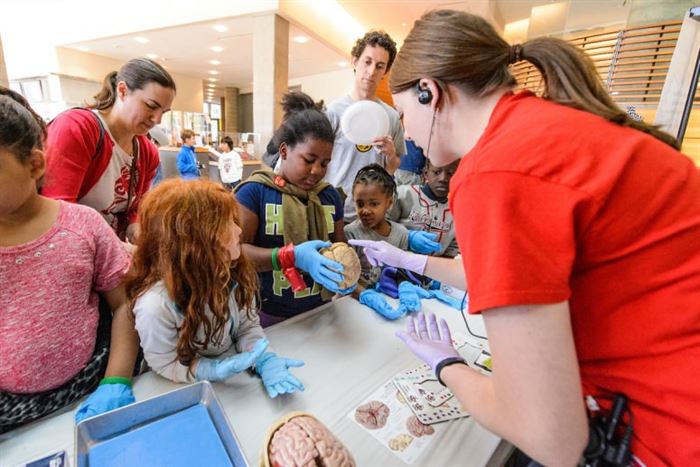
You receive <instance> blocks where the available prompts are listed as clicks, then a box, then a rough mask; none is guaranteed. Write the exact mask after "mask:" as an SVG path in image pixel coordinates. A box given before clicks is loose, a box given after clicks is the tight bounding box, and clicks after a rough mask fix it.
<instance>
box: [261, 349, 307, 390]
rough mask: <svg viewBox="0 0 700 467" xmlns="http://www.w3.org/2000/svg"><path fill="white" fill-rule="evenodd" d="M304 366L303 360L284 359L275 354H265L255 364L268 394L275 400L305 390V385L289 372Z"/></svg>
mask: <svg viewBox="0 0 700 467" xmlns="http://www.w3.org/2000/svg"><path fill="white" fill-rule="evenodd" d="M303 365H304V362H303V361H301V360H294V359H291V358H282V357H278V356H277V354H275V353H274V352H265V353H264V354H263V355H262V356H261V357H260V358H259V359H258V361H257V362H255V371H256V372H257V373H258V374H259V375H260V378H262V382H263V384H264V385H265V389H266V390H267V394H268V395H269V396H270V397H272V398H275V397H277V396H278V395H279V394H291V393H293V392H294V391H303V390H304V385H303V384H301V382H300V381H299V380H298V379H296V378H295V377H294V375H292V374H291V373H290V372H289V368H291V367H298V366H303Z"/></svg>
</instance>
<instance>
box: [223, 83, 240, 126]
mask: <svg viewBox="0 0 700 467" xmlns="http://www.w3.org/2000/svg"><path fill="white" fill-rule="evenodd" d="M221 101H222V105H223V107H224V108H223V109H222V110H223V112H222V113H223V115H224V118H223V124H224V125H223V131H224V134H226V135H229V136H233V135H232V134H233V133H238V88H234V87H226V88H224V98H223V99H222V100H221ZM234 139H235V138H234Z"/></svg>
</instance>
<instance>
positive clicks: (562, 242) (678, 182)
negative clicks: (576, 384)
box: [450, 92, 700, 465]
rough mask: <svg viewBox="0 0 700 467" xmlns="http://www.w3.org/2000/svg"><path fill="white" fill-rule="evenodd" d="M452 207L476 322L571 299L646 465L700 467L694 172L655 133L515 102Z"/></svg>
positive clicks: (592, 384) (587, 390)
mask: <svg viewBox="0 0 700 467" xmlns="http://www.w3.org/2000/svg"><path fill="white" fill-rule="evenodd" d="M450 206H451V209H452V213H453V216H454V219H455V224H456V233H457V240H458V242H459V246H460V249H461V251H462V256H463V258H464V260H463V261H464V267H465V273H466V275H467V281H468V283H469V296H470V301H469V304H470V310H469V311H470V313H479V312H481V311H483V310H487V309H489V308H493V307H501V306H507V305H523V304H546V303H557V302H561V301H564V300H568V301H569V305H570V308H571V320H572V326H573V333H574V339H575V343H576V351H577V355H578V359H579V365H580V370H581V378H582V383H583V389H584V394H591V395H599V394H608V395H610V394H613V393H616V392H622V393H624V394H626V395H627V396H628V397H629V399H630V400H631V404H630V407H631V410H632V413H633V416H634V423H633V425H634V431H635V438H634V440H633V445H632V450H633V453H634V454H635V455H636V456H637V457H638V458H639V459H641V460H642V461H643V462H645V463H647V464H648V465H661V464H671V465H700V172H699V171H698V169H697V168H696V167H695V166H694V165H693V163H692V162H691V161H690V160H689V159H688V158H687V157H685V156H683V155H682V154H680V153H679V152H677V151H675V150H673V149H672V148H670V147H669V146H667V145H665V144H664V143H662V142H660V141H658V140H657V139H655V138H653V137H651V136H649V135H647V134H645V133H642V132H639V131H636V130H633V129H630V128H624V127H621V126H619V125H616V124H613V123H610V122H607V121H605V120H604V119H602V118H600V117H597V116H595V115H592V114H590V113H587V112H583V111H579V110H575V109H572V108H569V107H565V106H561V105H557V104H554V103H552V102H549V101H546V100H543V99H540V98H537V97H535V96H533V95H532V94H530V93H527V92H523V93H520V94H516V95H512V94H507V95H506V96H504V97H503V98H502V99H501V100H500V102H499V103H498V105H497V106H496V108H495V110H494V112H493V115H492V116H491V119H490V121H489V123H488V126H487V128H486V130H485V131H484V134H483V135H482V137H481V139H480V140H479V141H478V142H477V144H476V146H475V147H474V149H473V150H472V151H471V152H469V153H468V154H467V155H466V156H464V158H463V159H462V161H461V163H460V166H459V169H458V171H457V173H456V174H455V175H454V177H453V178H452V181H451V186H450ZM553 350H554V349H553Z"/></svg>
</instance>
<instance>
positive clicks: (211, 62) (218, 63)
mask: <svg viewBox="0 0 700 467" xmlns="http://www.w3.org/2000/svg"><path fill="white" fill-rule="evenodd" d="M209 63H210V64H211V65H214V66H217V65H221V62H220V61H219V60H209Z"/></svg>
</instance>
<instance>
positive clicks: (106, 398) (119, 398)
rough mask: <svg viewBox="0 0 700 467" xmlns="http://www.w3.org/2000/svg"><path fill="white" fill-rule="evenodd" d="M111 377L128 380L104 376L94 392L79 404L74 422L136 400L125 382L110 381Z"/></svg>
mask: <svg viewBox="0 0 700 467" xmlns="http://www.w3.org/2000/svg"><path fill="white" fill-rule="evenodd" d="M113 379H120V380H121V379H123V380H124V381H129V379H128V378H104V379H103V380H102V382H100V385H99V386H97V389H96V390H95V392H93V393H92V394H90V397H88V398H87V400H86V401H85V402H83V403H82V404H80V407H79V408H78V411H77V412H76V413H75V423H78V422H80V421H82V420H84V419H86V418H89V417H94V416H95V415H99V414H101V413H104V412H108V411H110V410H114V409H118V408H119V407H123V406H125V405H129V404H131V403H133V402H136V399H135V398H134V392H133V391H132V390H131V386H130V385H129V384H125V383H116V382H114V383H113V382H110V380H113ZM129 382H130V381H129Z"/></svg>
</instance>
